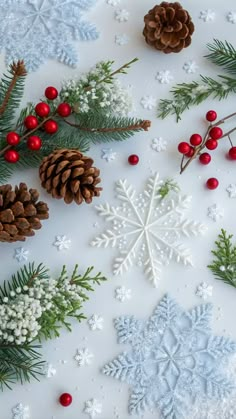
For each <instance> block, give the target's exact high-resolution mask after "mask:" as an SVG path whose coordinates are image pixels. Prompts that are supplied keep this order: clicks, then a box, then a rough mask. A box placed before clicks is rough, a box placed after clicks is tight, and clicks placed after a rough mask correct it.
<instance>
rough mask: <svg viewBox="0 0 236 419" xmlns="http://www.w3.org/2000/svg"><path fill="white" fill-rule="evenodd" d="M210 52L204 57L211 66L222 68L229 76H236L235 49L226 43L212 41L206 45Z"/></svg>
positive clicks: (216, 40)
mask: <svg viewBox="0 0 236 419" xmlns="http://www.w3.org/2000/svg"><path fill="white" fill-rule="evenodd" d="M207 48H208V50H209V51H210V53H209V54H207V55H205V58H208V60H210V61H211V62H212V63H213V64H216V65H218V66H219V67H223V69H224V70H225V71H226V72H227V73H230V74H233V75H236V49H235V48H234V47H233V45H232V44H230V43H229V42H227V41H224V42H222V41H219V39H214V42H213V43H212V44H210V43H209V44H207Z"/></svg>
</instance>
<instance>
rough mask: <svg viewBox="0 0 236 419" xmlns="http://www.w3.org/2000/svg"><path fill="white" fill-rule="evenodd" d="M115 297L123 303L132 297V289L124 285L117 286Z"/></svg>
mask: <svg viewBox="0 0 236 419" xmlns="http://www.w3.org/2000/svg"><path fill="white" fill-rule="evenodd" d="M115 297H116V299H117V300H118V301H120V302H121V303H124V302H125V301H126V300H130V299H131V289H130V288H126V287H124V286H122V287H117V288H116V290H115Z"/></svg>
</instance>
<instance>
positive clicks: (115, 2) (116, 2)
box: [107, 0, 120, 6]
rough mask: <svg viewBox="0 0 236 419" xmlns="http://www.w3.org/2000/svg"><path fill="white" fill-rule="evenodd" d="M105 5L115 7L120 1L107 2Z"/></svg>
mask: <svg viewBox="0 0 236 419" xmlns="http://www.w3.org/2000/svg"><path fill="white" fill-rule="evenodd" d="M107 4H110V6H117V5H118V4H120V0H107Z"/></svg>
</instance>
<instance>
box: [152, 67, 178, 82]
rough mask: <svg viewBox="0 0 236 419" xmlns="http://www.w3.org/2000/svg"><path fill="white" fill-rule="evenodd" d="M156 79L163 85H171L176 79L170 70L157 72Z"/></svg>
mask: <svg viewBox="0 0 236 419" xmlns="http://www.w3.org/2000/svg"><path fill="white" fill-rule="evenodd" d="M156 79H157V80H158V81H159V83H161V84H169V83H170V82H171V81H172V80H174V77H173V76H172V74H171V72H170V71H169V70H161V71H158V72H157V75H156Z"/></svg>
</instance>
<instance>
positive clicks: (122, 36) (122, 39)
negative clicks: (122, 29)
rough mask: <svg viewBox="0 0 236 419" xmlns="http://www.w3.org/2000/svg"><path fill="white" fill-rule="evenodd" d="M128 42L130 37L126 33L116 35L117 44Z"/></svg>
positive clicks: (121, 44)
mask: <svg viewBox="0 0 236 419" xmlns="http://www.w3.org/2000/svg"><path fill="white" fill-rule="evenodd" d="M128 42H129V37H128V35H126V34H125V33H122V34H119V35H115V43H116V44H117V45H120V46H123V45H127V44H128Z"/></svg>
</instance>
